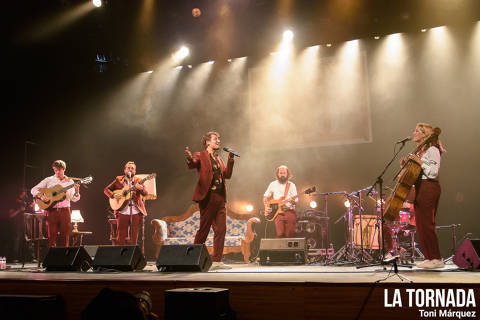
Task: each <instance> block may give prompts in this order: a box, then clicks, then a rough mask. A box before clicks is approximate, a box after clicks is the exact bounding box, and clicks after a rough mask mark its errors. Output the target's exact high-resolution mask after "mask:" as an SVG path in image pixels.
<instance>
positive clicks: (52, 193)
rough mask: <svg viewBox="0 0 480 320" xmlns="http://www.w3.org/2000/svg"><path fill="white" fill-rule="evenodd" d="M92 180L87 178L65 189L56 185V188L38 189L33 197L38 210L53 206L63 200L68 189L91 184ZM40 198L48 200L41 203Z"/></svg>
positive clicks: (90, 177)
mask: <svg viewBox="0 0 480 320" xmlns="http://www.w3.org/2000/svg"><path fill="white" fill-rule="evenodd" d="M92 180H93V178H92V176H88V177H86V178H83V179H80V180H79V181H77V182H74V183H72V184H70V185H68V186H66V187H62V186H61V185H59V184H57V185H56V186H53V187H50V188H40V189H39V192H38V194H37V195H36V196H35V202H36V203H37V204H38V206H39V207H40V209H42V210H46V209H48V208H51V207H52V206H53V205H55V203H57V202H59V201H62V200H63V199H65V192H67V190H68V189H70V188H73V187H74V186H75V185H77V184H89V183H90V182H92ZM41 197H47V198H48V200H47V201H43V200H42V199H40V198H41Z"/></svg>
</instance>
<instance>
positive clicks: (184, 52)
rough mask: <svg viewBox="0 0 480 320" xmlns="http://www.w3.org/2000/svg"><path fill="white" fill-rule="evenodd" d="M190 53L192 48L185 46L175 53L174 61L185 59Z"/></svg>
mask: <svg viewBox="0 0 480 320" xmlns="http://www.w3.org/2000/svg"><path fill="white" fill-rule="evenodd" d="M189 54H190V50H189V49H188V48H187V47H185V46H183V47H181V48H180V49H179V50H178V51H177V52H175V53H174V54H173V56H172V58H173V61H175V62H176V63H177V62H180V61H182V60H183V59H185V57H186V56H188V55H189Z"/></svg>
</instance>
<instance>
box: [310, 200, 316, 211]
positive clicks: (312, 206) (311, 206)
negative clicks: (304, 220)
mask: <svg viewBox="0 0 480 320" xmlns="http://www.w3.org/2000/svg"><path fill="white" fill-rule="evenodd" d="M316 207H317V202H316V201H310V208H312V209H315V208H316Z"/></svg>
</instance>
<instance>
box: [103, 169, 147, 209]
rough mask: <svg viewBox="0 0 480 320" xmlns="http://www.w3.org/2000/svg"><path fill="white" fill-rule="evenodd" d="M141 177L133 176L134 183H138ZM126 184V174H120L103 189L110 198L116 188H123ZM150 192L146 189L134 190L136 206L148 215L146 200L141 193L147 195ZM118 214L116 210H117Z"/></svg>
mask: <svg viewBox="0 0 480 320" xmlns="http://www.w3.org/2000/svg"><path fill="white" fill-rule="evenodd" d="M140 180H142V179H140V178H137V177H133V183H134V184H136V183H138V182H139V181H140ZM124 186H125V176H118V177H116V178H115V180H113V182H112V183H110V184H109V185H108V186H106V187H105V189H103V193H105V195H106V196H107V197H109V198H111V197H113V191H115V190H121V189H123V187H124ZM147 194H148V193H147V191H146V190H145V189H143V190H136V191H134V192H133V196H132V198H133V202H134V203H135V206H136V207H137V208H138V210H140V212H141V213H142V214H143V215H144V216H146V215H147V210H146V209H145V202H144V201H143V199H142V197H141V196H140V195H143V196H146V195H147ZM115 214H116V212H115Z"/></svg>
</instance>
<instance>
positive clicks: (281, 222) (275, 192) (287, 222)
mask: <svg viewBox="0 0 480 320" xmlns="http://www.w3.org/2000/svg"><path fill="white" fill-rule="evenodd" d="M275 177H276V178H277V180H275V181H272V182H271V183H270V184H269V185H268V188H267V191H265V194H264V195H263V204H264V206H265V216H268V214H269V213H270V212H271V210H272V209H271V208H270V207H269V206H268V200H269V199H272V198H273V199H274V200H278V199H280V198H282V197H283V198H284V199H289V198H294V197H295V196H296V195H297V187H296V186H295V184H294V183H293V182H291V181H289V179H290V178H291V177H292V174H291V173H290V170H288V167H287V166H283V165H282V166H280V167H278V168H277V170H275ZM282 209H283V212H282V213H279V214H278V215H277V217H276V218H275V229H276V230H277V238H291V237H293V236H294V235H295V228H296V226H297V214H296V213H295V200H294V199H292V201H290V202H287V203H286V204H284V205H283V208H282Z"/></svg>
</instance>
